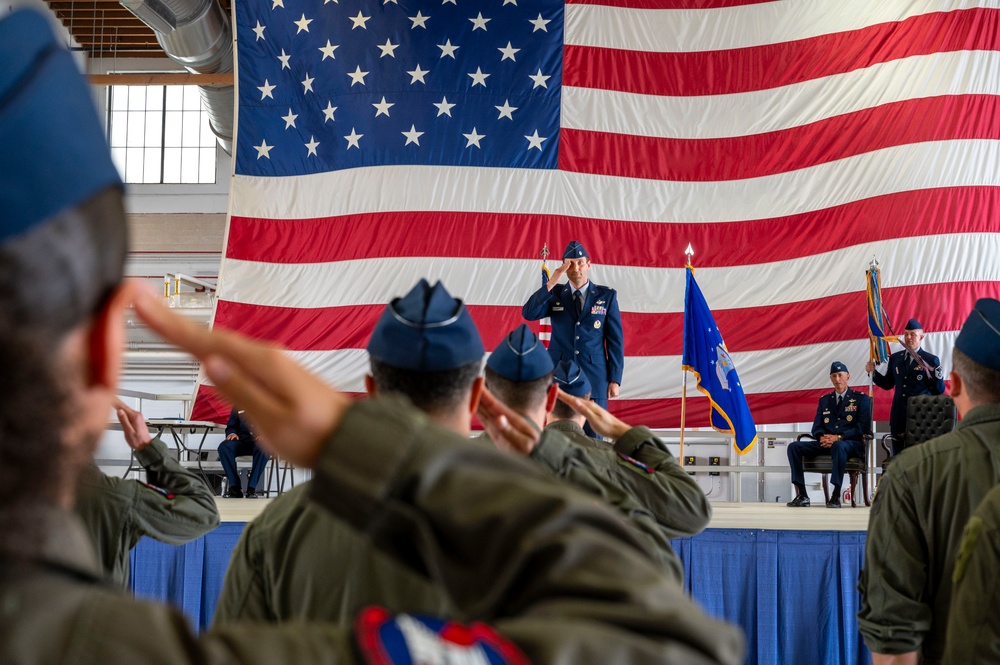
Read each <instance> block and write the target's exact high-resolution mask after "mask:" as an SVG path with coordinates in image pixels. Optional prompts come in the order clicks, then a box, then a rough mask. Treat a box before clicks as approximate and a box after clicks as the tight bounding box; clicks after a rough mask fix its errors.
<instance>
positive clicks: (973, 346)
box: [955, 298, 1000, 371]
mask: <svg viewBox="0 0 1000 665" xmlns="http://www.w3.org/2000/svg"><path fill="white" fill-rule="evenodd" d="M955 348H956V349H958V350H959V351H961V352H962V353H964V354H965V355H967V356H969V357H970V358H972V360H973V361H975V362H976V363H978V364H980V365H982V366H983V367H987V368H989V369H992V370H997V371H1000V301H998V300H996V299H994V298H980V299H979V300H977V301H976V306H975V307H973V308H972V313H970V314H969V318H967V319H966V320H965V323H964V324H962V330H961V332H959V333H958V339H956V340H955Z"/></svg>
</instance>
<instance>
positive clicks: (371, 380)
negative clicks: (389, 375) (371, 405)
mask: <svg viewBox="0 0 1000 665" xmlns="http://www.w3.org/2000/svg"><path fill="white" fill-rule="evenodd" d="M365 392H367V393H368V396H369V397H375V396H376V395H378V388H376V387H375V377H374V376H372V375H371V374H365Z"/></svg>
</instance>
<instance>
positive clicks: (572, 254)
mask: <svg viewBox="0 0 1000 665" xmlns="http://www.w3.org/2000/svg"><path fill="white" fill-rule="evenodd" d="M563 258H564V259H587V260H588V261H589V260H590V254H588V253H587V250H585V249H584V248H583V245H581V244H580V243H578V242H577V241H575V240H573V241H572V242H570V243H569V244H568V245H566V251H565V252H563Z"/></svg>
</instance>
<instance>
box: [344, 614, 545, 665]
mask: <svg viewBox="0 0 1000 665" xmlns="http://www.w3.org/2000/svg"><path fill="white" fill-rule="evenodd" d="M354 627H355V634H356V635H357V639H358V648H359V649H360V651H361V653H363V654H364V657H365V662H366V663H367V664H368V665H423V664H424V663H467V664H468V665H529V661H528V658H527V657H526V656H525V655H524V653H522V652H521V650H520V649H519V648H518V647H517V646H516V645H514V644H513V643H512V642H510V641H509V640H507V639H506V638H504V637H503V636H502V635H500V634H499V633H497V632H496V631H495V630H493V629H492V628H490V627H489V626H487V625H486V624H482V623H473V624H470V625H465V624H460V623H456V622H454V621H449V620H447V619H439V618H437V617H432V616H415V615H412V614H392V613H391V612H389V610H387V609H385V608H384V607H367V608H365V609H363V610H361V612H360V613H359V614H358V616H357V619H355V626H354Z"/></svg>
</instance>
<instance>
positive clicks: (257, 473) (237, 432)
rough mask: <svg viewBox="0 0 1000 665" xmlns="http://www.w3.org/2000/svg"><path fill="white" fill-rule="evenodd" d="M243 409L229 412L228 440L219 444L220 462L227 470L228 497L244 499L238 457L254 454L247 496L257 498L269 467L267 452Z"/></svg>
mask: <svg viewBox="0 0 1000 665" xmlns="http://www.w3.org/2000/svg"><path fill="white" fill-rule="evenodd" d="M242 413H243V412H242V411H238V410H237V409H235V408H234V409H233V410H232V411H230V412H229V422H227V423H226V440H225V441H223V442H222V443H220V444H219V462H221V463H222V468H223V470H224V471H225V472H226V480H228V481H229V489H227V490H226V494H225V497H226V498H227V499H242V498H243V484H242V483H241V482H240V471H239V469H238V468H237V466H236V458H237V457H240V456H242V455H253V463H252V464H251V465H250V477H249V478H248V479H247V498H248V499H256V498H257V484H258V483H259V482H260V477H261V475H262V474H263V473H264V469H265V468H266V467H267V453H265V452H264V451H263V450H262V449H261V447H260V446H258V445H257V437H255V436H254V433H253V432H252V431H251V430H250V426H249V425H248V424H247V422H246V421H245V420H243V415H242Z"/></svg>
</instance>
